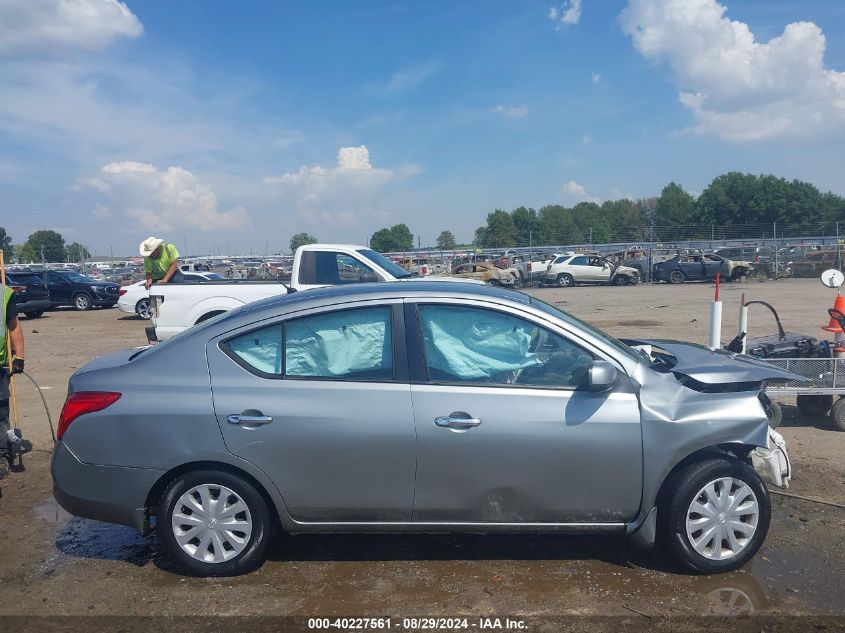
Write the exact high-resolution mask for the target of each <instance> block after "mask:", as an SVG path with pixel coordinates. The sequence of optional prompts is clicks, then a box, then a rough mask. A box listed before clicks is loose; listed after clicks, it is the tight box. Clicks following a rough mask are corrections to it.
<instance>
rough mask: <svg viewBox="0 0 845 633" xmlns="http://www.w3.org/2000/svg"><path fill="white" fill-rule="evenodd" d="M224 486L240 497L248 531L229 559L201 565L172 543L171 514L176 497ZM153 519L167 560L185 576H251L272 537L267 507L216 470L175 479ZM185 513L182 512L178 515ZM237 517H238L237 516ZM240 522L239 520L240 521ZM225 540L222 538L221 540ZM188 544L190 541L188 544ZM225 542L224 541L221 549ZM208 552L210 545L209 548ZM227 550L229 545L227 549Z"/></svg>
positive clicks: (258, 496)
mask: <svg viewBox="0 0 845 633" xmlns="http://www.w3.org/2000/svg"><path fill="white" fill-rule="evenodd" d="M203 485H209V486H210V487H212V489H213V487H215V486H218V487H219V486H225V487H226V488H229V489H230V490H231V491H233V492H234V493H235V495H237V497H240V500H241V501H242V502H243V503H244V504H245V505H246V507H247V509H248V512H249V518H250V519H251V522H252V531H251V533H250V535H249V538H248V540H247V542H246V545H245V546H244V548H243V550H242V551H241V552H240V553H239V554H237V555H236V556H234V557H233V558H231V559H229V560H225V561H221V562H217V563H215V562H203V561H200V560H197V559H196V558H194V557H193V556H191V555H190V554H189V553H188V552H186V551H184V550H183V549H182V547H181V546H180V545H179V543H178V541H177V540H176V535H175V534H174V528H173V515H174V512H176V511H177V510H179V509H181V507H182V506H181V505H180V506H179V508H177V504H179V501H180V497H182V495H184V494H185V493H186V492H188V491H190V490H191V489H192V488H194V487H196V486H203ZM159 508H160V510H159V516H158V517H156V518H157V521H156V524H157V528H156V529H157V530H158V533H159V536H158V538H159V541H160V542H161V543H162V545H163V547H164V549H165V551H166V552H167V554H168V555H169V557H170V559H171V560H172V561H173V562H174V563H175V564H176V565H177V566H178V567H179V568H180V569H183V570H185V571H186V572H188V573H190V574H193V575H196V576H237V575H240V574H245V573H248V572H251V571H253V570H255V569H257V568H258V567H260V566H261V564H262V563H263V562H264V560H265V559H266V553H267V546H268V544H269V543H270V541H271V539H272V537H273V525H274V523H273V521H272V520H271V518H270V511H269V509H268V507H267V503H266V501H265V500H264V498H263V497H262V496H261V494H260V493H259V492H258V490H256V489H255V487H254V486H253V485H252V484H251V483H249V482H247V481H246V480H244V479H243V478H241V477H239V476H237V475H233V474H231V473H227V472H223V471H217V470H197V471H193V472H188V473H185V474H182V475H179V476H178V477H177V478H176V479H174V480H173V481H172V482H171V483H170V485H169V486H167V488H166V489H165V491H164V493H163V494H162V497H161V503H160V504H159ZM184 512H185V511H184V510H183V511H182V513H184ZM241 514H242V513H239V515H238V516H241ZM241 518H242V517H241ZM224 538H225V537H224ZM189 543H190V541H189ZM226 544H227V541H224V549H225V545H226ZM209 547H210V548H212V549H209V550H206V551H208V552H211V551H212V550H213V547H214V544H213V543H211V544H210V545H209ZM229 547H231V545H230V546H229Z"/></svg>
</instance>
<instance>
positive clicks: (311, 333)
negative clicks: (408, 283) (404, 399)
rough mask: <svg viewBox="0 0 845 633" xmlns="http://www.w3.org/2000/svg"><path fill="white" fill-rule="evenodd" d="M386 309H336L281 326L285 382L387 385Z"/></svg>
mask: <svg viewBox="0 0 845 633" xmlns="http://www.w3.org/2000/svg"><path fill="white" fill-rule="evenodd" d="M390 315H391V308H390V306H378V307H373V308H356V309H351V310H337V311H334V312H325V313H321V314H315V315H311V316H305V317H301V318H298V319H293V320H291V321H288V322H286V323H285V328H284V329H285V334H284V338H285V341H284V343H285V358H284V375H285V377H287V378H317V379H319V378H329V379H335V380H338V379H344V380H390V379H392V378H393V345H392V323H391V316H390Z"/></svg>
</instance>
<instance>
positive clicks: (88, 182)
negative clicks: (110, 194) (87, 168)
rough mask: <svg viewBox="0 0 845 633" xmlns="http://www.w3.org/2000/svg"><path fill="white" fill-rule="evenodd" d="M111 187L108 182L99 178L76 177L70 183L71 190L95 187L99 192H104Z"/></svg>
mask: <svg viewBox="0 0 845 633" xmlns="http://www.w3.org/2000/svg"><path fill="white" fill-rule="evenodd" d="M110 188H111V186H110V185H109V183H107V182H106V181H105V180H101V179H99V178H78V179H77V180H76V182H75V183H74V184H73V185H71V187H70V190H71V191H83V190H84V189H96V190H97V191H99V192H101V193H105V192H106V191H108V190H109V189H110Z"/></svg>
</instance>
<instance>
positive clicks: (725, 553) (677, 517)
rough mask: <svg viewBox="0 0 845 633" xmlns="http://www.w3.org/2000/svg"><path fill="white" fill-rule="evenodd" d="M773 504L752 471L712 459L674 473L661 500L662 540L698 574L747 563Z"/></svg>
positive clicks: (739, 464)
mask: <svg viewBox="0 0 845 633" xmlns="http://www.w3.org/2000/svg"><path fill="white" fill-rule="evenodd" d="M770 519H771V502H770V500H769V493H768V491H767V490H766V486H765V485H764V484H763V482H762V480H761V479H760V477H759V476H758V475H757V473H756V472H755V471H754V469H753V468H752V467H751V466H750V465H749V464H747V463H746V462H744V461H740V460H738V459H729V458H724V459H711V460H706V461H703V462H698V463H695V464H692V465H690V466H688V467H687V468H685V469H683V470H681V471H680V472H678V473H676V474H675V475H674V476H673V477H672V480H671V481H670V482H668V483H667V489H666V490H665V491H664V494H663V495H661V505H660V506H658V520H659V527H660V531H661V537H662V538H663V540H664V542H665V544H666V545H667V546H668V548H669V550H670V552H671V553H672V555H673V556H674V557H675V559H676V560H677V561H678V562H680V563H681V564H682V565H684V566H685V567H687V568H689V569H691V570H693V571H696V572H698V573H702V574H713V573H720V572H726V571H732V570H734V569H738V568H740V567H742V566H743V565H744V564H745V563H746V562H748V561H749V560H750V559H751V558H752V557H753V556H754V554H756V553H757V550H758V549H759V548H760V545H762V544H763V541H764V540H765V538H766V534H767V532H768V530H769V521H770Z"/></svg>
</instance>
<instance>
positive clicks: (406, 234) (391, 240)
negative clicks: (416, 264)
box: [370, 224, 414, 253]
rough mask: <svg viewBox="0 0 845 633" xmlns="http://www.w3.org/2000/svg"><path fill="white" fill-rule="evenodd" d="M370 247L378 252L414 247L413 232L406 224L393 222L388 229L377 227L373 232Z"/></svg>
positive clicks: (406, 249) (407, 249)
mask: <svg viewBox="0 0 845 633" xmlns="http://www.w3.org/2000/svg"><path fill="white" fill-rule="evenodd" d="M370 248H372V249H373V250H376V251H378V252H380V253H390V252H394V251H409V250H411V249H412V248H414V234H413V233H411V229H409V228H408V226H407V225H406V224H394V225H393V226H391V227H390V228H389V229H387V228H385V229H379V230H378V231H376V232H375V233H373V236H372V237H371V238H370Z"/></svg>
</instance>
